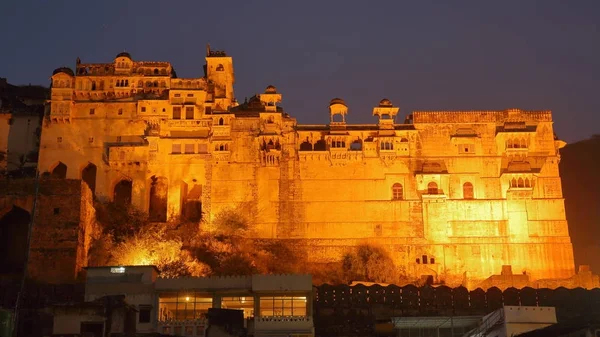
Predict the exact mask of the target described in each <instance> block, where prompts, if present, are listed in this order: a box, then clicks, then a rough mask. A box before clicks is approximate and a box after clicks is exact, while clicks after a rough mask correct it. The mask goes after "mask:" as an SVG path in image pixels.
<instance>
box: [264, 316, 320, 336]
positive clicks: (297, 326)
mask: <svg viewBox="0 0 600 337" xmlns="http://www.w3.org/2000/svg"><path fill="white" fill-rule="evenodd" d="M313 328H314V326H313V320H312V318H311V317H307V316H269V317H255V318H254V330H255V331H260V330H270V331H273V330H281V331H289V330H296V331H298V330H300V331H302V330H304V331H306V332H311V331H312V329H313Z"/></svg>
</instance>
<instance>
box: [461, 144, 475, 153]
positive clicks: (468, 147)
mask: <svg viewBox="0 0 600 337" xmlns="http://www.w3.org/2000/svg"><path fill="white" fill-rule="evenodd" d="M458 153H460V154H474V153H475V145H473V144H458Z"/></svg>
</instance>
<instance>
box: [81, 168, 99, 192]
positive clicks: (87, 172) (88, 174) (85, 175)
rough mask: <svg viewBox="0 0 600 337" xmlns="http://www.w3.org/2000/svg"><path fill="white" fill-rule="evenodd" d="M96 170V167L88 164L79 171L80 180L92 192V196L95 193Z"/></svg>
mask: <svg viewBox="0 0 600 337" xmlns="http://www.w3.org/2000/svg"><path fill="white" fill-rule="evenodd" d="M97 170H98V168H97V167H96V165H94V164H92V163H89V164H88V165H87V166H86V167H84V168H83V170H82V171H81V180H83V181H85V183H86V184H87V185H88V187H89V188H90V190H92V195H94V193H95V192H96V172H97Z"/></svg>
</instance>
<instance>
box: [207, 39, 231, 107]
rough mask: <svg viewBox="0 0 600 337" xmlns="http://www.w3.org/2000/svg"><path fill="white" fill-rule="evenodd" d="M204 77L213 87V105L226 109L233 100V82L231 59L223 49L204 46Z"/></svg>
mask: <svg viewBox="0 0 600 337" xmlns="http://www.w3.org/2000/svg"><path fill="white" fill-rule="evenodd" d="M206 78H207V80H208V81H209V83H212V86H213V87H214V93H213V94H214V101H215V105H216V106H219V107H220V108H221V109H223V110H226V109H227V108H229V107H230V106H231V105H232V103H233V102H234V101H235V98H234V91H233V84H234V83H235V77H234V73H233V60H232V58H231V57H230V56H227V54H225V52H224V51H213V50H211V49H210V45H207V47H206Z"/></svg>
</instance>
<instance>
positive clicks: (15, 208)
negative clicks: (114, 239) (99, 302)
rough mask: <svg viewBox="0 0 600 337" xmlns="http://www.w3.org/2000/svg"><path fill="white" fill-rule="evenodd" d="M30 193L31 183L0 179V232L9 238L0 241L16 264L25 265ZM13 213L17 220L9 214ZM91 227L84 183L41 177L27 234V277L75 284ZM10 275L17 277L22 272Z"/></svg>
mask: <svg viewBox="0 0 600 337" xmlns="http://www.w3.org/2000/svg"><path fill="white" fill-rule="evenodd" d="M35 194H36V188H35V180H34V179H18V180H1V181H0V210H1V211H0V212H1V213H0V223H1V228H2V231H3V232H5V231H7V230H8V228H10V229H11V230H12V232H11V233H12V234H13V235H11V236H10V237H9V238H6V237H3V240H4V242H3V248H5V249H6V250H7V252H10V254H11V256H14V261H15V262H18V263H20V264H21V266H22V264H23V263H24V261H25V260H24V257H25V249H26V247H27V245H26V242H27V241H26V236H27V230H28V226H29V221H30V219H31V214H32V212H33V204H34V198H35ZM14 213H18V214H19V216H18V217H13V216H11V214H14ZM94 225H95V211H94V207H93V201H92V194H91V191H90V189H89V188H88V187H87V184H85V183H83V182H81V181H80V180H71V179H66V180H65V179H41V180H40V182H39V190H38V199H37V203H36V206H35V218H34V221H33V227H32V233H31V243H30V250H29V259H28V261H29V263H28V268H27V273H28V277H29V278H30V279H32V280H34V281H36V280H37V281H43V282H47V283H55V284H60V283H72V282H74V281H75V280H77V279H78V277H79V276H80V273H81V272H82V270H83V267H85V266H87V258H88V257H87V252H88V250H89V246H90V243H91V235H92V233H93V231H94ZM18 263H17V264H18ZM3 271H6V269H5V270H3ZM13 271H14V272H15V273H16V274H19V273H21V272H22V271H23V269H22V268H20V269H17V270H13ZM3 274H5V276H6V273H3Z"/></svg>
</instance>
